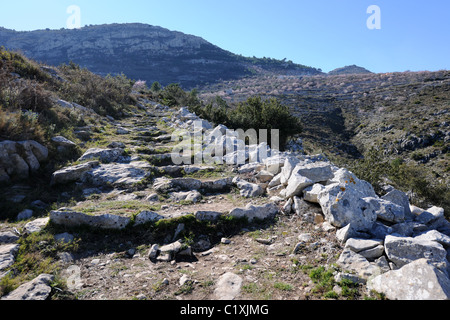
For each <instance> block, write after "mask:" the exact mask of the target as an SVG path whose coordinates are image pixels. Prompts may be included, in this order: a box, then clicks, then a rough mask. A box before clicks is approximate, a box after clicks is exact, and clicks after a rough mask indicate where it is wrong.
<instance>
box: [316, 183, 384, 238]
mask: <svg viewBox="0 0 450 320" xmlns="http://www.w3.org/2000/svg"><path fill="white" fill-rule="evenodd" d="M363 198H364V193H361V192H360V191H358V190H357V189H355V188H352V187H350V188H348V187H347V185H345V184H344V185H342V184H339V183H335V184H331V185H328V186H326V187H325V188H324V189H323V190H322V191H321V192H320V193H319V194H318V196H317V199H318V201H319V204H320V206H321V207H322V211H323V214H324V216H325V219H326V220H327V221H328V222H330V223H331V224H332V225H334V226H335V227H338V228H342V227H345V226H346V225H348V224H350V223H351V225H352V228H353V229H355V230H358V231H365V230H370V229H371V228H372V225H373V224H374V222H375V221H376V220H377V213H376V208H375V207H373V206H372V205H371V203H370V202H367V201H365V200H364V199H363Z"/></svg>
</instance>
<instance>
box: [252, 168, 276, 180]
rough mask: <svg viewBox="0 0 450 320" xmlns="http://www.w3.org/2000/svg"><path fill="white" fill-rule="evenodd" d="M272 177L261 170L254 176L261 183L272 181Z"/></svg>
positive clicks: (267, 172)
mask: <svg viewBox="0 0 450 320" xmlns="http://www.w3.org/2000/svg"><path fill="white" fill-rule="evenodd" d="M273 177H274V175H273V174H272V173H270V172H269V171H266V170H261V171H260V172H258V174H257V175H256V178H257V179H258V180H259V181H260V182H262V183H265V182H269V181H271V180H272V179H273Z"/></svg>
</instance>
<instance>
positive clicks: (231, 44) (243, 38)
mask: <svg viewBox="0 0 450 320" xmlns="http://www.w3.org/2000/svg"><path fill="white" fill-rule="evenodd" d="M70 5H77V6H79V7H80V9H81V24H82V26H84V25H89V24H104V23H126V22H140V23H147V24H151V25H156V26H161V27H164V28H167V29H170V30H176V31H181V32H184V33H188V34H193V35H196V36H200V37H202V38H204V39H205V40H207V41H209V42H211V43H213V44H215V45H218V46H219V47H221V48H223V49H226V50H229V51H231V52H233V53H237V54H242V55H244V56H256V57H263V56H265V57H272V58H277V59H283V58H287V59H288V60H292V61H294V62H296V63H301V64H305V65H308V66H313V67H316V68H322V69H323V70H324V71H326V72H328V71H330V70H332V69H335V68H338V67H342V66H345V65H351V64H357V65H360V66H363V67H365V68H368V69H369V70H371V71H374V72H394V71H406V70H411V71H421V70H431V71H434V70H441V69H450V19H449V18H450V1H448V0H428V1H413V0H409V1H406V0H315V1H314V0H278V1H273V0H271V1H268V0H227V1H218V0H189V1H187V0H164V1H162V0H158V1H154V0H128V1H105V0H89V1H86V0H69V1H66V0H52V1H51V0H43V1H34V0H33V1H29V0H21V1H3V3H2V5H1V11H0V26H3V27H5V28H10V29H15V30H36V29H45V28H51V29H60V28H64V27H66V21H67V19H68V18H69V16H70V15H69V14H68V13H67V12H66V10H67V8H68V7H69V6H70ZM370 5H377V6H378V7H379V8H380V9H381V29H379V30H369V29H368V28H367V25H366V21H367V19H368V18H369V17H370V14H368V13H367V8H368V7H369V6H370Z"/></svg>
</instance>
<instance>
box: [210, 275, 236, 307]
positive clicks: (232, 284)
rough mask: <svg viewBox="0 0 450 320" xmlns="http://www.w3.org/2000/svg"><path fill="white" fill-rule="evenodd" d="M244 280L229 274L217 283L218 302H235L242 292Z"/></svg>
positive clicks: (215, 292)
mask: <svg viewBox="0 0 450 320" xmlns="http://www.w3.org/2000/svg"><path fill="white" fill-rule="evenodd" d="M241 287H242V278H241V277H240V276H238V275H237V274H234V273H231V272H227V273H225V274H224V275H223V276H221V277H220V278H219V280H218V281H217V285H216V289H215V290H214V295H215V296H216V298H217V299H218V300H234V299H235V298H236V297H237V296H238V295H239V293H240V292H241Z"/></svg>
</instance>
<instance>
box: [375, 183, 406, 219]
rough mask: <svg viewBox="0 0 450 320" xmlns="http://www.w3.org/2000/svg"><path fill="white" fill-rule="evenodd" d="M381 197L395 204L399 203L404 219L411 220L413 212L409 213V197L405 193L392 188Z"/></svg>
mask: <svg viewBox="0 0 450 320" xmlns="http://www.w3.org/2000/svg"><path fill="white" fill-rule="evenodd" d="M381 199H383V200H386V201H390V202H392V203H395V204H396V205H399V206H401V207H403V209H404V214H405V219H407V220H412V219H413V217H414V216H413V214H412V213H411V209H410V207H409V206H410V204H409V197H408V195H407V194H406V193H404V192H403V191H400V190H397V189H392V190H391V191H389V192H388V193H387V194H385V195H384V196H382V197H381Z"/></svg>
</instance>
